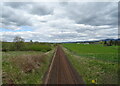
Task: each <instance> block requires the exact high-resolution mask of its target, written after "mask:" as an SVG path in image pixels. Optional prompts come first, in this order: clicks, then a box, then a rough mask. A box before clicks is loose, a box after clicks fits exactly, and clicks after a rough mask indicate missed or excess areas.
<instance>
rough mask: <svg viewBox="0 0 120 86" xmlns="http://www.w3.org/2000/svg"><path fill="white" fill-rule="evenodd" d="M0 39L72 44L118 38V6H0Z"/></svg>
mask: <svg viewBox="0 0 120 86" xmlns="http://www.w3.org/2000/svg"><path fill="white" fill-rule="evenodd" d="M0 10H2V15H1V16H0V19H1V20H2V22H1V23H0V35H1V36H0V38H1V39H2V40H4V41H13V39H14V37H16V36H20V37H22V38H23V39H25V41H30V40H33V41H39V42H75V41H94V40H101V39H111V38H117V37H118V2H3V3H1V8H0Z"/></svg>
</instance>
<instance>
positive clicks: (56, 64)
mask: <svg viewBox="0 0 120 86" xmlns="http://www.w3.org/2000/svg"><path fill="white" fill-rule="evenodd" d="M43 84H46V85H47V84H84V82H83V80H82V78H81V77H80V76H79V74H78V73H77V72H76V70H75V69H74V68H73V66H72V65H71V63H70V62H69V60H68V59H67V57H66V55H65V53H64V51H63V50H62V48H61V47H60V46H58V47H57V50H56V52H55V54H54V56H53V59H52V62H51V64H50V67H49V70H48V72H47V74H46V76H45V78H44V83H43Z"/></svg>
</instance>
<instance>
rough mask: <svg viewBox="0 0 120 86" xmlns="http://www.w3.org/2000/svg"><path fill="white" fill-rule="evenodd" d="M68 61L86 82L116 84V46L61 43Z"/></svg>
mask: <svg viewBox="0 0 120 86" xmlns="http://www.w3.org/2000/svg"><path fill="white" fill-rule="evenodd" d="M63 46H64V47H65V48H63V49H64V51H65V52H66V54H67V56H68V58H69V60H70V62H71V63H72V65H73V66H74V68H75V69H76V70H77V72H78V73H79V74H80V75H81V76H82V78H83V80H84V81H85V83H86V84H92V80H96V84H118V75H117V74H118V64H117V61H118V56H117V54H118V46H103V45H99V44H98V45H93V44H89V45H84V44H76V43H71V44H70V43H67V44H63Z"/></svg>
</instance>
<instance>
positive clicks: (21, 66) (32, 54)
mask: <svg viewBox="0 0 120 86" xmlns="http://www.w3.org/2000/svg"><path fill="white" fill-rule="evenodd" d="M52 53H53V51H49V53H44V52H40V51H8V52H3V53H2V71H3V75H2V79H3V83H4V84H6V83H8V84H10V83H12V84H13V83H14V84H28V83H29V84H41V83H42V78H43V75H44V73H45V72H46V71H47V69H48V65H49V63H50V59H51V57H52V55H53V54H52Z"/></svg>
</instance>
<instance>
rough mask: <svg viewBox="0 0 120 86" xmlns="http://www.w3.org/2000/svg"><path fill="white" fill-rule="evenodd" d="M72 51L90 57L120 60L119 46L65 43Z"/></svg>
mask: <svg viewBox="0 0 120 86" xmlns="http://www.w3.org/2000/svg"><path fill="white" fill-rule="evenodd" d="M63 45H64V47H66V48H67V49H69V50H70V51H71V52H73V53H75V54H77V55H80V56H84V57H89V58H95V59H99V60H104V61H112V62H118V46H104V45H100V44H96V45H94V44H86V45H85V44H76V43H67V44H63Z"/></svg>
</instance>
